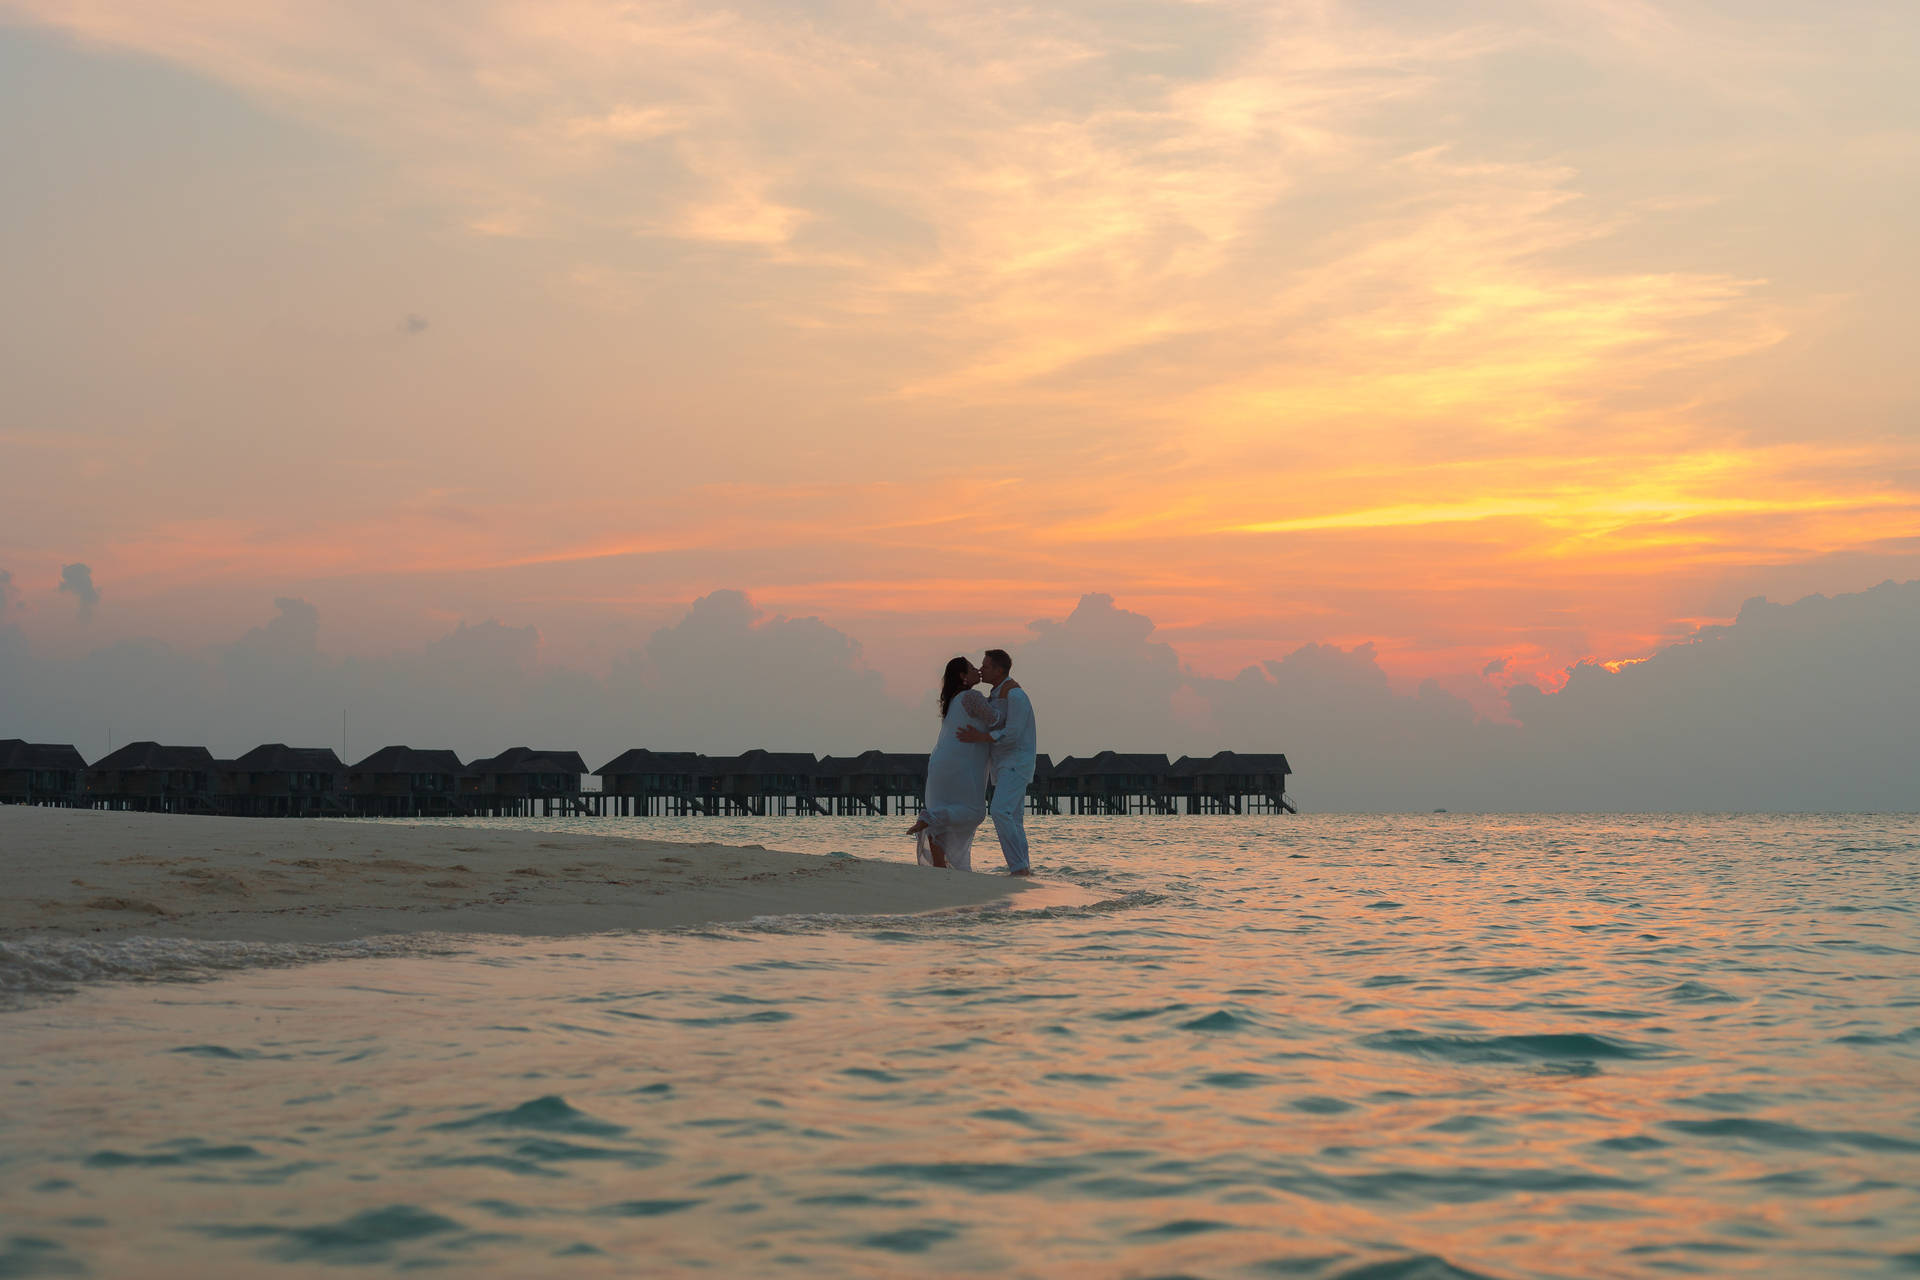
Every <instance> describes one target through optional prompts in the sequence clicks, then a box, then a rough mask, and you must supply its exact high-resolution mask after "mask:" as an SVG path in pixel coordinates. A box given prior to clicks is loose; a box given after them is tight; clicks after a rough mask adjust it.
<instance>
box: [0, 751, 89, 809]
mask: <svg viewBox="0 0 1920 1280" xmlns="http://www.w3.org/2000/svg"><path fill="white" fill-rule="evenodd" d="M86 802H87V762H86V761H85V760H84V759H82V758H81V756H80V753H79V752H78V751H76V750H74V749H73V748H72V747H71V746H69V745H67V744H65V743H59V744H55V743H51V742H23V741H21V740H20V739H19V738H0V804H46V805H59V806H62V807H65V808H71V807H73V806H76V805H84V804H85V803H86Z"/></svg>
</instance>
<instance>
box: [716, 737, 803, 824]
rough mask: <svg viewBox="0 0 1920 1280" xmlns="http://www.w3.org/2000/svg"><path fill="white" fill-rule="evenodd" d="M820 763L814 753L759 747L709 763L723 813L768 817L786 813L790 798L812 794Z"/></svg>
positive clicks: (718, 758) (719, 757)
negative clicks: (767, 815)
mask: <svg viewBox="0 0 1920 1280" xmlns="http://www.w3.org/2000/svg"><path fill="white" fill-rule="evenodd" d="M819 763H820V762H819V761H818V760H817V759H815V758H814V756H813V753H811V752H803V751H767V750H765V749H763V748H759V747H756V748H754V749H753V750H752V751H745V752H742V753H741V754H739V755H737V756H730V757H721V756H716V757H714V758H713V759H712V760H711V761H710V762H709V766H710V767H711V768H712V770H713V776H714V778H715V779H716V780H717V781H718V784H719V785H718V786H717V788H716V792H717V794H718V796H719V799H720V804H721V808H722V811H723V812H729V813H750V814H758V815H761V816H765V815H766V814H767V813H768V812H769V811H772V812H778V813H786V812H787V811H788V804H789V801H790V800H792V799H793V798H794V797H797V796H806V795H810V794H811V792H812V788H813V779H814V772H815V768H816V766H817V765H818V764H819ZM770 805H771V806H772V809H771V810H770V808H769V806H770Z"/></svg>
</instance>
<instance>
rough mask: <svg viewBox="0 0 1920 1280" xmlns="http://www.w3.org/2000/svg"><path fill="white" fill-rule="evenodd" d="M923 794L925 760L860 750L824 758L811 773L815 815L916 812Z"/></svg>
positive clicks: (922, 801) (925, 780)
mask: <svg viewBox="0 0 1920 1280" xmlns="http://www.w3.org/2000/svg"><path fill="white" fill-rule="evenodd" d="M926 794H927V757H926V756H925V755H919V754H914V753H912V752H900V751H863V752H861V753H860V754H859V755H857V756H827V757H825V758H824V759H822V760H821V761H820V764H819V767H818V768H817V769H816V771H815V783H814V796H815V799H816V802H817V805H818V807H817V808H816V809H815V810H814V811H815V812H817V813H842V814H845V813H872V814H884V813H888V812H892V813H917V812H919V810H920V808H921V807H922V805H923V804H924V803H925V799H926Z"/></svg>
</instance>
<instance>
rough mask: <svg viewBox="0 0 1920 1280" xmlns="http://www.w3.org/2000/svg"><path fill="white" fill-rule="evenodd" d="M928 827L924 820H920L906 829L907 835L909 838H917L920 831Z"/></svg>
mask: <svg viewBox="0 0 1920 1280" xmlns="http://www.w3.org/2000/svg"><path fill="white" fill-rule="evenodd" d="M928 825H929V824H928V822H927V820H926V819H925V818H922V819H920V821H918V822H916V823H914V824H913V825H912V826H910V827H908V828H907V834H908V835H910V836H917V835H919V834H920V833H921V832H922V831H925V830H926V829H927V826H928Z"/></svg>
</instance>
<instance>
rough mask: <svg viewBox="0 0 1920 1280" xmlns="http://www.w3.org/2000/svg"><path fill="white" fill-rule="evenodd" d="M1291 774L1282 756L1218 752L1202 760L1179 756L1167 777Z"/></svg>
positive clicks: (1290, 768)
mask: <svg viewBox="0 0 1920 1280" xmlns="http://www.w3.org/2000/svg"><path fill="white" fill-rule="evenodd" d="M1292 772H1293V769H1292V767H1291V766H1289V765H1288V764H1287V758H1286V757H1285V756H1284V755H1278V754H1266V755H1252V754H1248V755H1242V754H1241V753H1239V752H1237V751H1219V752H1215V753H1214V754H1213V755H1211V756H1209V757H1207V758H1205V759H1202V758H1200V757H1198V756H1181V757H1180V761H1179V763H1177V764H1175V765H1174V766H1173V769H1172V771H1171V773H1170V775H1169V776H1171V777H1175V778H1200V777H1208V778H1217V777H1244V776H1246V775H1248V774H1255V773H1283V774H1290V773H1292Z"/></svg>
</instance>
